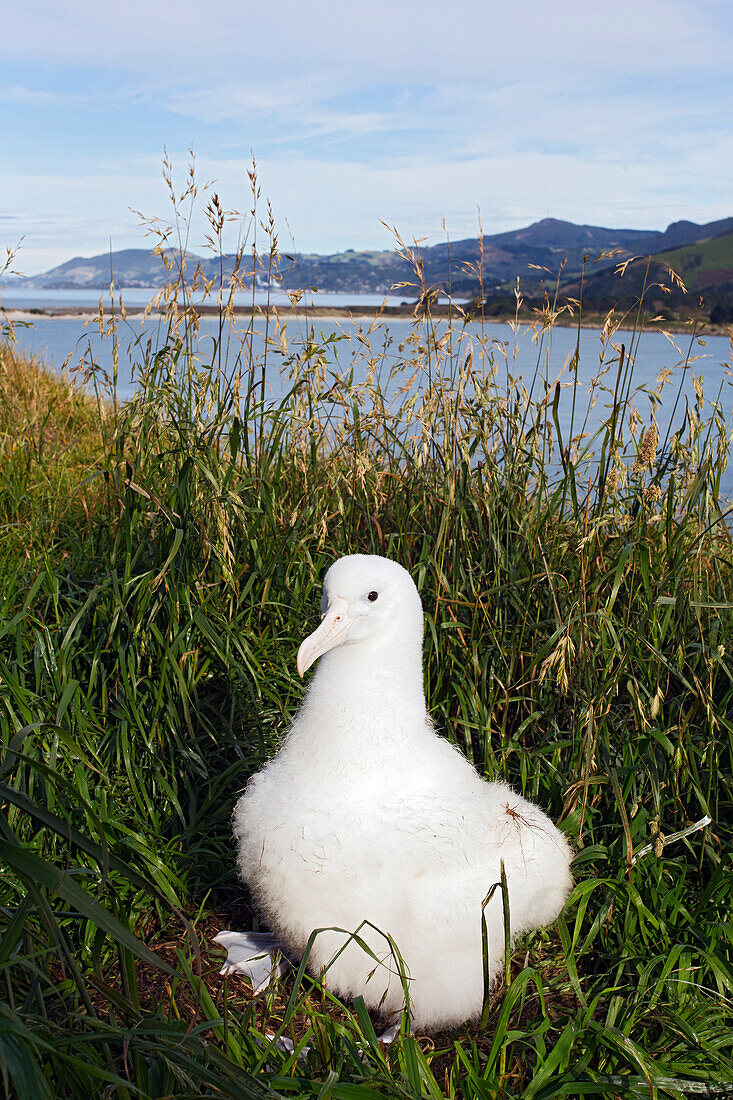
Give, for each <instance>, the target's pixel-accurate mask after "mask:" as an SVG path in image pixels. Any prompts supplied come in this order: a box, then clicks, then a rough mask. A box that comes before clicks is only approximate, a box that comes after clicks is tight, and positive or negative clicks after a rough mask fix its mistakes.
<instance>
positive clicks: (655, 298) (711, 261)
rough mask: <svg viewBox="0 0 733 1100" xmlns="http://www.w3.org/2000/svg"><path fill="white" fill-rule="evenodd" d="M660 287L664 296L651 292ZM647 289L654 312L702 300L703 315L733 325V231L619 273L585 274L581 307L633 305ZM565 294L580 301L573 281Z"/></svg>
mask: <svg viewBox="0 0 733 1100" xmlns="http://www.w3.org/2000/svg"><path fill="white" fill-rule="evenodd" d="M670 268H671V269H672V271H673V272H675V273H676V274H677V275H679V276H680V278H681V279H682V282H683V283H684V286H685V288H686V290H687V294H685V291H684V290H683V289H682V287H680V286H679V283H678V282H677V281H676V280H675V279H674V277H673V276H671V275H670ZM660 284H661V286H663V287H666V288H667V290H668V292H665V291H663V290H661V289H659V290H658V291H657V290H656V289H654V288H655V287H656V286H659V285H660ZM645 286H646V287H647V288H652V289H651V293H650V292H649V290H647V300H648V302H649V305H650V307H651V308H653V309H655V310H657V311H661V312H663V313H664V312H670V311H674V310H675V309H679V308H680V307H686V308H688V309H689V308H693V307H695V306H696V305H697V303H698V302H699V300H700V299H702V305H703V312H705V313H709V314H710V317H711V320H713V321H721V322H726V321H729V320H733V231H729V232H726V233H723V234H721V235H720V236H717V237H713V238H711V239H707V240H699V241H696V242H694V243H692V244H684V245H681V246H680V247H677V248H669V249H666V250H664V251H661V252H655V253H653V254H652V255H650V256H639V257H638V258H636V259H634V260H633V261H632V262H631V263H630V264H628V265H627V266H626V268H625V270H623V271H619V270H618V267H614V268H613V270H604V271H598V272H592V273H589V274H587V275H586V277H585V279H584V281H583V302H584V304H585V306H586V308H588V309H591V310H595V309H599V310H601V309H606V308H610V307H611V306H613V305H615V304H617V303H619V304H621V305H622V306H623V304H624V303H628V304H631V302H632V301H633V300H634V299H637V298H638V297H639V295H640V294H641V292H642V289H643V288H644V287H645ZM563 290H564V293H565V294H566V295H567V296H568V297H578V296H579V294H580V283H579V282H577V281H576V282H571V283H570V284H569V285H567V286H565V287H564V288H563Z"/></svg>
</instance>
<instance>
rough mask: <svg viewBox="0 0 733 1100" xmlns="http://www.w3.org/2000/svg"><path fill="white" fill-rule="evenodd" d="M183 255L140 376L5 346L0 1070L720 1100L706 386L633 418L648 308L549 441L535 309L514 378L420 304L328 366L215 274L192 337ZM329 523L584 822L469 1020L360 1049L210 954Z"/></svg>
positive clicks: (724, 1042)
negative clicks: (387, 348)
mask: <svg viewBox="0 0 733 1100" xmlns="http://www.w3.org/2000/svg"><path fill="white" fill-rule="evenodd" d="M209 216H210V219H211V223H212V243H213V244H214V245H216V244H217V243H218V241H219V240H220V234H221V230H222V226H223V224H224V218H225V215H224V213H223V212H222V211H221V209H220V207H219V206H218V202H216V201H215V200H212V203H211V204H210V206H209ZM162 243H164V244H168V243H169V237H168V235H167V234H166V233H165V232H164V233H163V241H162ZM268 251H269V249H268ZM418 270H419V268H418ZM185 274H186V272H185V271H180V270H179V271H176V270H175V269H174V270H172V271H171V278H172V280H173V285H174V289H175V290H176V291H178V295H179V296H178V297H177V296H176V294H175V293H171V294H169V295H168V297H167V303H168V304H167V306H166V314H165V322H164V324H163V325H162V327H161V330H160V335H159V339H158V340H157V342H156V343H154V344H151V345H149V346H146V347H142V346H140V347H139V348H138V353H139V376H140V387H139V391H138V394H137V396H136V397H135V398H134V399H133V400H132V401H130V402H129V403H126V404H124V405H119V404H118V403H117V402H116V401H115V397H114V379H104V378H103V377H101V376H100V373H99V372H98V371H97V372H96V373H95V374H94V375H93V379H92V380H93V381H95V382H96V384H97V387H98V391H99V394H100V396H99V400H98V401H92V400H91V399H87V398H85V397H83V396H82V395H81V394H80V393H79V391H77V390H76V389H75V388H74V386H73V385H71V384H70V383H67V382H58V381H56V380H54V379H52V378H50V377H49V376H48V375H47V374H46V373H45V372H43V370H42V369H40V368H39V367H38V365H36V364H29V363H24V362H21V361H19V359H18V357H17V356H15V355H14V353H13V348H12V344H5V345H3V346H2V350H0V448H2V456H3V461H2V466H0V561H1V562H2V576H3V582H2V590H1V592H0V601H1V603H0V607H1V611H0V737H1V739H2V746H3V750H2V757H1V758H0V805H1V806H2V814H1V815H0V859H1V864H0V873H1V874H2V879H1V882H2V885H1V886H0V924H1V925H2V940H1V941H0V976H1V978H2V991H3V992H2V1003H1V1004H0V1080H1V1081H2V1084H3V1087H4V1090H5V1093H6V1095H9V1096H17V1097H21V1098H27V1100H31V1098H32V1100H38V1098H43V1097H50V1096H59V1097H64V1098H71V1097H73V1098H77V1097H78V1098H80V1100H81V1098H83V1100H89V1098H92V1097H104V1096H112V1095H114V1096H119V1097H124V1098H128V1097H129V1098H133V1097H177V1098H182V1097H200V1096H228V1097H265V1096H273V1095H278V1096H282V1095H294V1096H318V1097H324V1098H325V1097H333V1098H335V1100H360V1098H365V1100H366V1098H368V1097H374V1096H389V1097H401V1098H409V1097H413V1098H414V1097H439V1096H441V1095H448V1096H457V1097H465V1098H468V1097H500V1096H524V1097H535V1098H549V1097H554V1096H580V1095H584V1096H633V1097H662V1096H665V1097H667V1096H668V1097H679V1096H681V1095H708V1096H718V1095H730V1094H731V1093H733V1028H732V1027H731V1024H732V1023H733V923H732V922H731V919H730V918H731V912H730V909H731V905H730V873H731V850H730V824H731V817H732V813H733V778H732V777H733V751H732V747H733V741H732V739H731V732H732V730H733V725H732V723H731V717H730V715H731V707H732V705H733V664H732V659H733V615H732V611H733V575H732V572H731V569H732V564H733V563H732V557H733V548H732V547H731V539H730V535H729V532H728V528H727V526H726V524H725V522H724V521H723V515H722V513H721V509H720V505H719V502H718V496H719V493H718V490H719V484H720V476H721V473H722V470H723V468H724V465H725V461H726V456H727V429H726V425H725V422H724V417H723V414H722V413H721V411H720V408H719V407H716V408H715V409H714V411H713V414H712V416H711V417H710V418H709V419H706V418H705V416H704V414H703V405H702V394H701V393H698V398H697V401H696V403H695V404H694V405H690V406H687V405H685V403H684V402H682V401H679V402H678V413H679V415H678V416H677V420H676V423H675V426H674V430H673V431H672V432H671V433H670V435H669V437H668V438H666V439H662V440H659V439H657V438H655V430H654V428H653V426H647V429H646V431H645V432H644V433H643V437H642V431H641V427H640V422H639V417H638V416H637V413H636V410H637V409H641V410H642V411H643V409H644V408H648V407H650V406H651V408H654V407H655V402H656V399H657V397H658V392H659V391H657V393H656V394H644V393H639V392H637V391H636V390H635V389H634V381H633V363H634V357H635V355H636V352H637V348H638V339H639V335H640V332H639V329H638V327H637V329H636V330H635V332H634V334H633V336H632V337H631V339H630V340H627V343H626V344H625V345H624V344H622V343H621V337H620V335H619V333H618V332H617V331H615V330H614V326H613V324H612V323H611V322H610V321H609V324H608V325H607V326H606V328H605V329H604V332H603V341H604V349H605V350H604V355H603V358H602V362H601V364H600V372H601V373H600V377H599V379H598V382H597V384H596V388H595V396H596V397H597V398H598V400H600V401H602V402H605V403H607V405H608V417H607V420H606V423H605V426H604V427H603V429H602V430H601V432H600V433H599V435H598V436H597V437H596V438H593V439H589V438H587V437H586V436H585V435H584V421H585V408H584V407H581V404H580V395H579V394H578V396H577V407H575V408H574V417H573V428H572V431H571V433H570V435H571V438H570V439H566V440H563V439H561V438H560V437H559V418H558V412H557V399H558V394H559V391H558V390H557V389H556V388H555V387H554V386H553V385H552V384H551V383H552V382H553V381H554V378H555V376H556V375H557V374H558V373H559V371H560V367H561V366H562V365H561V364H556V363H554V362H553V360H552V356H551V350H550V341H549V336H550V331H551V327H552V324H553V322H554V319H555V317H554V315H553V313H552V311H551V310H550V309H549V308H548V309H547V310H546V311H545V312H544V313H543V314H542V315H539V316H538V317H537V320H536V343H537V371H536V374H535V376H534V378H532V379H523V380H522V379H519V378H515V377H514V376H513V369H512V358H511V349H509V353H508V356H507V354H506V351H505V349H501V348H498V347H496V346H495V345H494V344H492V342H491V340H490V336H489V330H488V329H487V330H486V332H484V331H483V330H482V329H481V326H480V324H476V325H473V326H470V327H469V326H465V327H464V326H463V325H462V323H461V319H460V318H457V317H456V318H454V319H453V323H452V325H451V328H450V330H449V332H448V333H447V334H446V332H445V329H444V328H441V329H440V330H437V329H435V328H434V327H433V326H432V323H431V318H430V312H429V310H427V311H423V313H422V314H421V316H420V318H419V319H416V322H415V329H414V332H413V335H412V336H411V337H410V339H409V340H408V341H407V343H406V344H405V345H404V348H403V349H402V351H401V353H400V358H399V362H398V364H397V366H395V367H391V366H389V365H388V363H387V361H386V359H385V357H384V354H383V350H382V349H383V344H384V334H383V332H382V331H381V330H380V328H379V327H378V325H377V323H376V322H375V324H374V325H372V326H369V327H366V326H365V328H364V329H363V330H362V333H361V347H362V355H363V357H364V361H365V362H366V363H367V364H368V365H369V367H370V373H369V376H368V380H367V382H365V383H364V384H356V383H355V382H354V381H353V379H352V377H351V375H350V372H349V370H343V371H342V370H339V368H338V366H336V367H334V366H329V363H332V362H333V361H334V359H336V360H337V357H338V350H339V347H338V341H339V337H338V336H336V335H329V334H321V335H319V334H317V333H316V332H315V331H313V329H310V330H308V331H306V332H304V333H302V334H301V338H300V339H299V340H294V339H293V337H292V333H291V332H290V330H289V328H288V327H287V326H286V325H284V324H282V323H280V322H275V321H273V322H272V324H271V328H270V330H269V332H268V341H267V346H266V348H265V350H264V351H263V353H262V354H261V355H256V354H255V352H254V351H253V342H252V333H251V329H249V330H247V329H245V330H244V331H238V330H236V329H233V328H232V327H231V326H230V322H231V321H232V317H231V313H230V310H229V305H228V302H227V300H226V299H225V298H224V299H223V300H222V302H221V328H220V338H219V339H218V340H217V341H216V342H215V343H214V344H213V345H212V344H211V343H208V344H206V345H205V347H198V346H197V344H196V325H197V318H196V314H195V312H194V311H193V310H192V309H189V308H188V307H187V304H186V303H187V297H186V291H185V288H184V284H183V281H182V280H183V276H184V275H185ZM192 277H193V278H194V279H195V277H196V276H195V273H192ZM642 310H643V303H642V304H641V305H640V307H639V316H640V315H641V312H642ZM123 324H124V319H123V317H121V316H120V315H117V316H116V317H115V318H114V320H113V321H112V323H111V324H110V325H109V332H108V336H109V339H110V340H113V341H116V340H117V338H118V331H119V326H120V325H123ZM695 338H696V337H695V333H694V332H693V333H692V336H691V340H690V348H691V350H692V348H693V347H694V341H695ZM204 356H205V359H204ZM273 371H277V372H279V371H284V372H286V374H287V377H288V378H289V389H288V392H287V394H286V396H285V397H284V398H283V399H282V401H280V402H278V403H275V404H273V403H271V402H267V401H262V400H261V395H262V393H266V383H267V378H268V375H269V374H270V373H271V372H273ZM569 377H570V378H571V379H572V377H573V364H572V363H571V364H570V372H569ZM19 379H21V380H22V385H21V384H20V383H19V381H18V380H19ZM398 383H399V385H398ZM677 384H678V379H677V377H676V376H673V377H671V378H666V379H662V380H660V390H661V388H662V387H663V386H667V387H674V386H676V385H677ZM670 392H672V391H670ZM390 394H392V395H395V396H393V397H390V396H389V395H390ZM353 551H366V552H376V553H380V554H387V555H389V556H393V557H395V558H396V559H398V560H400V561H401V562H402V563H403V564H404V565H406V566H407V567H408V568H409V569H410V570H411V572H412V574H413V576H414V577H415V579H416V582H417V583H418V586H419V588H420V591H421V594H422V597H423V601H424V604H425V609H426V616H427V632H426V687H427V692H428V699H429V705H430V708H431V711H432V713H433V715H434V717H435V720H436V724H437V725H438V727H439V728H441V729H442V730H443V731H444V732H445V735H446V736H448V737H449V738H451V739H452V740H454V741H455V742H457V743H458V744H459V745H460V746H461V747H462V749H463V750H464V751H465V752H466V753H467V754H468V756H469V757H470V758H471V759H472V760H473V761H474V762H475V764H476V766H477V767H478V768H479V769H480V771H481V772H482V773H483V774H486V775H488V776H490V777H493V776H496V777H501V778H506V779H508V780H509V781H510V782H512V783H513V784H514V785H515V786H516V787H517V789H519V790H521V791H522V792H523V793H524V794H526V795H527V796H528V797H530V798H532V799H534V800H536V801H537V802H538V803H539V804H540V805H542V806H543V807H544V808H546V809H547V810H548V812H550V813H551V814H552V816H553V817H554V818H555V819H556V820H559V821H560V823H561V827H562V828H564V829H565V830H566V831H567V832H568V834H569V836H570V837H571V839H572V841H573V844H574V845H575V847H576V848H577V851H578V856H577V859H576V863H575V874H576V879H577V885H576V888H575V890H574V893H573V895H572V897H571V899H570V901H569V903H568V906H567V908H566V911H565V913H564V915H563V917H562V918H561V920H560V921H559V923H558V925H557V927H555V928H552V929H549V930H543V931H540V932H537V933H535V934H532V935H530V936H528V937H525V938H524V939H523V940H522V941H521V942H520V943H519V944H518V945H517V947H516V949H515V950H514V952H513V957H512V961H511V968H510V971H509V984H508V985H507V984H506V983H504V984H502V985H501V986H500V987H498V988H496V989H495V990H494V991H493V992H492V993H491V1000H490V1003H489V1004H488V1005H487V1011H486V1014H485V1015H486V1018H487V1020H488V1022H487V1025H486V1027H485V1028H484V1029H480V1028H479V1027H477V1026H476V1027H471V1028H467V1029H465V1030H463V1031H461V1032H460V1033H456V1034H450V1035H440V1036H435V1037H432V1038H425V1037H422V1036H415V1037H411V1036H410V1035H409V1033H408V1031H407V1026H405V1028H404V1029H403V1034H402V1035H401V1036H400V1037H398V1038H397V1040H396V1041H395V1043H394V1044H393V1045H392V1046H391V1047H390V1048H387V1049H384V1048H382V1047H381V1046H380V1044H379V1043H378V1041H377V1039H376V1035H375V1031H374V1021H373V1020H371V1019H370V1017H369V1015H368V1014H367V1013H366V1011H365V1010H364V1007H363V1005H360V1004H359V1003H357V1004H355V1005H353V1006H350V1005H347V1006H342V1005H339V1004H337V1003H335V1001H334V999H333V997H332V996H331V995H330V994H329V993H328V990H327V988H326V987H325V986H324V985H323V983H318V982H315V983H314V982H312V981H311V980H310V979H308V978H307V976H305V975H304V974H303V973H302V972H301V971H299V972H298V974H297V975H291V976H290V977H287V978H285V979H283V981H282V982H281V983H280V984H279V985H278V986H277V987H276V988H274V989H271V990H270V991H268V992H267V993H266V994H265V995H264V996H262V997H260V998H258V999H256V1000H253V999H252V998H251V996H250V995H249V992H248V989H247V986H246V983H245V982H244V981H243V980H242V981H235V980H232V979H230V980H227V981H224V980H223V979H221V978H219V977H218V974H217V968H218V966H219V965H221V962H222V955H223V953H222V952H221V951H220V950H219V949H217V948H214V947H212V944H211V936H212V935H213V934H214V933H215V932H216V931H218V930H219V929H220V928H221V927H226V926H234V927H236V926H237V924H239V925H240V926H241V922H242V921H244V920H247V919H251V917H252V914H251V913H249V911H248V908H247V899H246V896H245V892H244V888H243V887H242V886H241V884H239V883H238V881H237V878H236V874H235V867H234V853H233V848H232V842H231V838H230V825H229V818H230V814H231V809H232V806H233V804H234V801H235V799H236V797H237V794H238V792H239V791H240V790H241V789H242V787H243V785H244V784H245V782H246V781H247V778H248V776H249V775H250V774H251V773H252V771H253V770H254V769H255V768H257V767H258V766H259V764H260V762H261V761H262V760H263V759H264V758H265V757H266V755H267V754H268V753H269V752H271V751H273V748H274V746H275V744H276V741H277V738H278V736H279V734H280V733H281V732H282V730H283V728H284V727H285V725H286V723H287V721H288V717H289V716H290V715H291V714H292V713H293V712H294V711H295V709H296V708H297V705H298V702H299V699H300V698H301V695H302V690H303V688H302V685H301V684H300V682H299V681H298V679H297V676H296V674H295V670H294V657H295V652H296V649H297V645H298V643H299V641H300V640H301V638H302V637H303V635H304V633H305V632H307V631H308V630H309V629H310V627H311V622H310V621H309V616H313V615H314V614H315V609H316V607H317V599H316V592H317V588H318V585H319V581H320V578H321V576H322V574H323V572H324V571H325V568H326V567H327V565H328V564H329V563H330V562H331V561H332V560H333V559H334V557H336V556H338V555H340V554H343V553H347V552H353ZM704 815H709V816H710V818H711V819H712V824H710V825H709V826H708V827H705V828H702V829H699V830H697V831H690V829H689V827H690V826H691V825H692V824H693V823H695V822H697V821H699V819H701V818H703V816H704ZM677 832H683V833H684V835H683V836H681V837H679V838H677V839H670V840H668V842H665V838H670V837H671V836H672V834H674V833H677ZM488 885H491V884H487V886H488ZM280 1034H285V1035H288V1036H290V1037H292V1038H293V1039H294V1041H295V1042H296V1045H297V1046H298V1047H300V1046H302V1045H307V1046H308V1047H309V1048H310V1049H309V1052H308V1053H301V1054H300V1056H298V1050H296V1053H295V1054H292V1055H291V1054H288V1053H287V1052H285V1051H283V1050H282V1049H281V1048H280V1047H278V1045H277V1044H276V1043H275V1042H273V1041H272V1037H273V1036H277V1035H280Z"/></svg>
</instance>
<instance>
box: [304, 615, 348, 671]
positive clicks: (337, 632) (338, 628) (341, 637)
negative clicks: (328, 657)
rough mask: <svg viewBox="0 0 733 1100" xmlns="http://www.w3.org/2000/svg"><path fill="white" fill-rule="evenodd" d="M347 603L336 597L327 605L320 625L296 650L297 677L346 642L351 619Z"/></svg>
mask: <svg viewBox="0 0 733 1100" xmlns="http://www.w3.org/2000/svg"><path fill="white" fill-rule="evenodd" d="M348 607H349V605H348V603H347V602H346V600H344V599H343V598H342V597H341V596H336V597H335V598H334V599H333V600H331V603H330V604H329V605H328V611H327V612H326V614H325V615H324V616H323V620H322V621H321V625H320V626H319V627H318V629H317V630H314V631H313V633H312V634H309V635H308V637H307V638H306V639H305V641H304V642H302V643H301V646H300V649H299V650H298V675H299V676H303V675H304V674H305V672H306V671H307V670H308V669H309V668H310V667H311V665H312V664H313V662H314V661H317V660H318V658H319V657H321V656H323V654H324V653H328V651H329V649H335V648H336V646H337V645H341V644H342V643H343V642H345V641H346V635H347V634H348V633H349V629H350V627H351V624H352V623H353V621H354V620H353V619H351V618H349V615H348V614H347V612H348Z"/></svg>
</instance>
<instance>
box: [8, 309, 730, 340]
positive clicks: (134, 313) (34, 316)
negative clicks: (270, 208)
mask: <svg viewBox="0 0 733 1100" xmlns="http://www.w3.org/2000/svg"><path fill="white" fill-rule="evenodd" d="M194 309H195V310H196V312H197V314H198V315H199V316H201V317H215V316H218V314H219V307H218V306H216V305H211V304H204V305H195V306H194ZM145 312H146V311H145V307H143V306H132V307H125V316H126V318H127V319H128V320H141V319H142V318H144V316H145ZM114 313H116V314H117V315H118V316H119V310H115V311H114ZM233 313H234V315H235V316H237V317H251V316H253V315H256V316H260V317H265V316H269V317H270V318H274V317H280V318H292V319H293V320H299V321H303V320H318V321H350V320H374V319H375V318H377V317H378V318H380V319H382V318H383V319H385V320H389V319H390V318H392V319H394V320H405V321H407V320H410V319H412V318H414V317H415V307H414V305H410V304H406V305H399V306H382V307H379V308H376V307H374V306H368V305H354V306H307V307H303V306H295V307H293V306H275V305H271V306H270V307H269V310H268V309H267V307H266V306H255V307H254V309H253V308H252V306H235V307H234V308H233ZM3 314H4V316H5V317H6V318H7V319H8V321H10V322H11V323H23V322H25V323H28V322H30V323H32V322H33V321H35V320H52V319H53V320H59V321H63V320H67V321H71V320H80V321H81V320H83V321H91V320H94V319H95V318H96V317H98V316H99V313H98V311H97V310H91V309H90V308H89V307H88V306H78V307H74V306H48V307H44V308H35V307H33V308H28V309H22V308H13V307H10V308H9V309H5V310H3ZM104 316H105V318H109V317H112V316H113V311H112V310H111V309H109V308H105V310H104ZM162 316H163V314H162V313H161V311H160V310H153V311H151V312H150V313H148V318H149V319H150V320H151V321H152V320H159V319H160V318H161V317H162ZM430 316H431V317H433V318H434V319H436V320H448V318H450V317H453V319H454V320H456V321H460V319H461V314H460V310H459V309H457V308H456V307H455V306H453V307H451V306H449V305H447V304H446V305H444V304H437V305H434V306H432V307H431V310H430ZM421 319H422V317H421ZM515 320H518V322H519V324H520V325H529V324H531V323H532V322H533V321H535V320H536V317H535V316H533V315H529V314H526V315H523V314H520V315H519V317H518V318H517V317H515V315H514V314H513V313H512V314H509V313H507V314H506V315H502V316H498V317H495V316H492V317H483V318H482V317H481V314H480V312H477V313H474V314H473V315H472V316H471V318H470V321H471V323H473V324H481V323H483V324H485V325H505V324H509V323H510V322H513V321H515ZM604 320H605V315H600V314H592V315H588V316H586V317H585V318H583V320H581V323H580V327H581V328H583V329H593V328H600V327H601V326H602V324H603V322H604ZM646 323H647V325H649V322H648V321H647V322H646ZM553 325H554V326H558V327H560V328H577V326H578V321H577V319H576V318H573V317H571V316H570V315H568V314H561V315H560V316H559V317H558V318H557V319H556V320H555V321H554V322H553ZM621 327H622V329H623V330H628V329H631V328H632V327H633V325H632V324H630V323H624V324H622V326H621ZM655 329H656V330H657V331H661V330H662V329H664V330H666V331H667V332H677V333H685V332H689V331H690V322H689V321H680V320H664V321H658V322H656V324H655ZM647 331H654V330H650V329H647ZM705 333H706V334H708V335H710V336H727V335H731V336H733V326H731V325H725V324H719V325H711V324H710V323H708V324H707V325H706V326H705Z"/></svg>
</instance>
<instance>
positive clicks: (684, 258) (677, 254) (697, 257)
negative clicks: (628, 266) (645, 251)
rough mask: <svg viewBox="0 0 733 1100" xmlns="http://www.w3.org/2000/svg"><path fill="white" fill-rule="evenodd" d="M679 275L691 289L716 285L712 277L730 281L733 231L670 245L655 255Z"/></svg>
mask: <svg viewBox="0 0 733 1100" xmlns="http://www.w3.org/2000/svg"><path fill="white" fill-rule="evenodd" d="M655 258H656V259H657V260H660V261H662V262H663V263H667V264H669V266H670V267H672V268H674V270H675V271H677V272H679V274H680V275H682V277H683V279H685V281H686V282H687V283H688V285H689V287H690V289H693V290H696V289H701V290H702V289H704V288H706V287H708V286H715V277H716V276H720V280H721V281H722V279H725V280H726V281H727V282H733V274H732V273H733V233H724V234H723V235H722V236H720V237H714V238H713V239H712V240H709V241H698V242H697V243H695V244H687V245H683V246H682V247H681V248H672V249H670V250H669V251H668V252H659V253H658V254H657V256H656V257H655Z"/></svg>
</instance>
